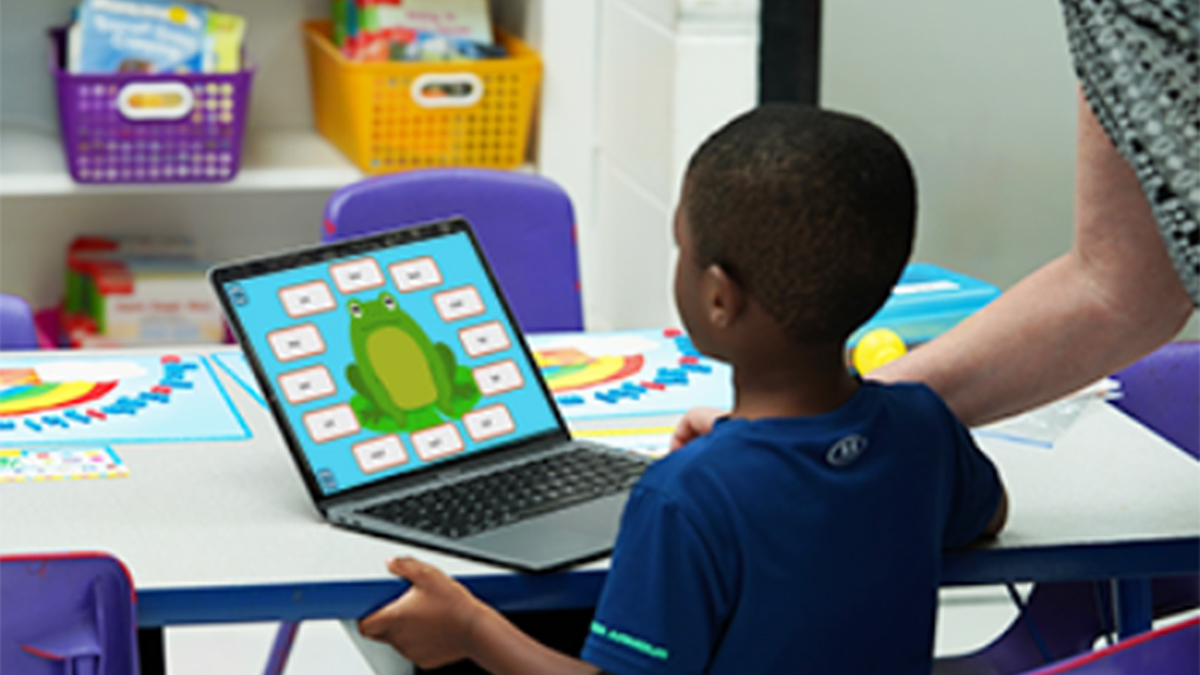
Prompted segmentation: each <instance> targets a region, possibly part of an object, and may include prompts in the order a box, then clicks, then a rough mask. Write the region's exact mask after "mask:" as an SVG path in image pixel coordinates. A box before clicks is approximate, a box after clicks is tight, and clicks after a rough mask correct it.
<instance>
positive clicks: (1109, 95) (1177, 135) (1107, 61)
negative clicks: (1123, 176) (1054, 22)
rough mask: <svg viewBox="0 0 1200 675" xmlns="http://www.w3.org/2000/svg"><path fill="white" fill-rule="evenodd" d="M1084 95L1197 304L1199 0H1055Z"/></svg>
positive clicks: (1199, 298)
mask: <svg viewBox="0 0 1200 675" xmlns="http://www.w3.org/2000/svg"><path fill="white" fill-rule="evenodd" d="M1062 4H1063V10H1064V13H1065V15H1066V24H1067V38H1068V40H1069V41H1070V46H1071V53H1072V55H1073V56H1074V58H1075V71H1076V73H1077V74H1078V76H1079V81H1080V82H1081V83H1082V85H1083V92H1084V95H1085V96H1086V97H1087V100H1088V103H1089V104H1090V105H1091V108H1092V111H1093V112H1095V114H1096V118H1097V119H1098V120H1099V121H1100V124H1101V126H1103V127H1104V130H1105V132H1107V134H1108V137H1109V138H1111V139H1112V141H1113V144H1114V145H1116V147H1117V149H1118V150H1120V152H1121V154H1122V155H1124V156H1125V159H1126V160H1128V161H1129V164H1130V165H1131V166H1132V167H1133V169H1134V171H1135V172H1136V173H1137V177H1138V180H1139V181H1140V182H1141V184H1142V190H1143V192H1145V194H1146V198H1147V200H1149V202H1150V208H1151V210H1152V211H1153V213H1154V218H1155V220H1157V221H1158V228H1159V231H1160V232H1161V233H1162V236H1163V240H1164V241H1165V242H1166V244H1167V250H1168V251H1169V252H1170V254H1171V259H1172V260H1173V261H1174V263H1175V269H1176V271H1178V272H1179V278H1180V279H1182V280H1183V284H1184V286H1185V287H1186V288H1187V291H1188V294H1189V295H1191V297H1192V303H1193V304H1195V305H1197V306H1200V224H1198V223H1197V213H1200V0H1159V1H1157V2H1155V1H1152V0H1063V3H1062Z"/></svg>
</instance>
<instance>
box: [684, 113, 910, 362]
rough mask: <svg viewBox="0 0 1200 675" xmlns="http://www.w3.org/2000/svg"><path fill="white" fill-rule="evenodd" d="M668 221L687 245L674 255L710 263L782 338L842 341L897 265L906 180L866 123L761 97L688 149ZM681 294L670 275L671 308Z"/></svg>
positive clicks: (895, 150) (904, 231) (881, 137)
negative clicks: (683, 233)
mask: <svg viewBox="0 0 1200 675" xmlns="http://www.w3.org/2000/svg"><path fill="white" fill-rule="evenodd" d="M678 217H679V218H680V220H679V226H680V227H684V228H686V229H687V230H688V232H687V234H688V239H689V240H690V246H689V247H688V248H690V249H691V250H690V251H687V252H685V251H682V250H681V254H690V255H691V257H692V258H693V260H691V261H690V262H691V263H694V264H695V265H696V266H697V267H698V269H699V270H703V269H706V268H709V267H710V266H713V265H716V266H718V267H719V268H720V269H721V270H722V271H723V273H724V274H725V275H727V276H728V277H729V278H731V279H732V280H733V281H734V282H735V283H737V284H738V285H739V286H740V287H741V288H742V289H744V290H745V291H746V293H747V294H748V295H749V296H750V297H751V298H753V299H754V301H755V302H757V303H758V304H759V305H760V306H761V307H762V309H763V310H764V311H765V312H766V313H767V314H768V315H770V316H771V317H772V318H773V319H774V320H775V321H776V322H777V323H778V324H779V326H780V327H781V328H782V329H783V331H784V332H785V333H786V335H787V336H788V337H790V338H791V339H792V340H794V341H797V342H802V343H826V342H842V341H844V340H845V339H846V338H847V337H849V335H850V333H851V332H853V331H854V329H855V328H857V327H858V326H859V325H861V324H862V323H863V322H865V321H866V320H867V319H868V318H870V317H871V315H872V314H874V313H875V311H876V310H878V309H879V307H880V306H882V304H883V302H884V301H885V300H886V299H887V297H888V294H889V293H890V291H891V289H892V286H894V285H895V283H896V280H897V279H898V278H899V276H900V273H901V272H902V271H903V269H904V265H905V263H906V262H907V260H908V256H909V253H910V251H911V249H912V240H913V232H914V221H915V217H916V194H915V185H914V181H913V174H912V169H911V167H910V166H909V163H908V160H907V158H906V157H905V155H904V151H903V150H902V149H901V148H900V146H899V145H898V144H897V143H896V141H895V140H893V139H892V138H891V136H889V135H888V134H887V133H886V132H884V131H883V130H881V129H880V128H878V127H876V126H875V125H873V124H871V123H869V122H867V121H864V120H862V119H859V118H856V117H851V116H849V115H844V114H840V113H835V112H830V111H827V110H821V109H819V108H815V107H812V106H804V105H797V104H768V105H764V106H761V107H759V108H757V109H755V110H753V111H751V112H748V113H746V114H744V115H741V116H740V117H738V118H736V119H734V120H733V121H732V122H730V123H729V124H727V125H725V127H723V128H722V129H720V130H718V131H717V132H716V133H714V134H713V135H712V136H710V137H709V138H708V140H706V141H705V142H704V143H703V144H702V145H701V146H700V148H699V149H698V150H697V151H696V154H695V155H693V156H692V159H691V162H690V163H689V165H688V170H687V175H686V178H685V182H684V190H683V197H682V200H681V203H680V206H679V213H678ZM687 262H689V261H681V262H680V264H681V265H683V264H685V263H687ZM679 274H683V272H680V273H679ZM684 292H685V291H681V289H680V288H679V285H678V280H677V288H676V294H677V298H676V300H677V302H679V303H680V305H681V306H680V311H681V313H682V312H684V309H685V308H684V306H683V305H684V303H685V302H686V298H682V297H679V296H680V295H681V293H684Z"/></svg>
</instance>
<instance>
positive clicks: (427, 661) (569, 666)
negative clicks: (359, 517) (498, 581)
mask: <svg viewBox="0 0 1200 675" xmlns="http://www.w3.org/2000/svg"><path fill="white" fill-rule="evenodd" d="M388 569H389V570H390V571H391V572H392V573H393V574H396V575H397V576H400V577H403V578H405V579H407V580H408V581H410V582H411V583H412V587H411V588H409V589H408V591H406V592H405V593H404V595H402V596H400V597H399V598H397V599H396V600H394V601H393V602H391V603H390V604H388V605H387V606H385V607H383V608H382V609H380V610H378V611H377V612H375V613H373V614H371V615H370V616H368V617H366V618H365V619H363V620H362V621H360V622H359V631H360V632H362V634H363V635H365V636H366V637H368V638H371V639H372V640H378V641H380V642H386V643H388V644H390V645H392V647H394V648H395V649H396V650H397V651H398V652H400V653H401V654H403V655H404V656H405V657H406V658H408V659H409V660H411V661H412V662H413V663H416V664H417V665H418V666H420V667H422V668H436V667H438V666H442V665H445V664H448V663H453V662H455V661H459V660H461V659H464V658H469V659H471V660H473V661H475V663H477V664H479V666H480V667H481V668H483V669H485V670H487V671H488V672H491V673H495V675H600V673H601V671H600V669H598V668H596V667H595V666H592V665H590V664H587V663H585V662H583V661H580V660H579V659H576V658H572V657H570V656H567V655H566V654H563V653H561V652H557V651H555V650H553V649H550V648H549V647H546V646H545V645H543V644H541V643H540V642H538V641H537V640H534V639H533V638H531V637H529V636H528V635H526V634H525V633H522V632H521V630H520V629H518V628H517V627H516V626H514V625H513V624H512V623H510V622H509V621H508V620H507V619H505V618H504V617H503V616H502V615H501V614H500V613H499V612H497V611H496V610H495V609H493V608H491V607H489V606H487V605H486V604H484V603H483V602H482V601H480V600H479V599H478V598H476V597H475V596H473V595H471V592H470V591H468V590H467V589H466V587H464V586H463V585H462V584H460V583H458V582H457V581H455V580H454V579H451V578H450V577H449V576H447V575H446V574H445V573H444V572H442V571H441V570H439V569H437V568H436V567H433V566H432V565H428V564H425V563H422V562H420V561H418V560H414V559H413V558H395V559H393V560H390V561H388Z"/></svg>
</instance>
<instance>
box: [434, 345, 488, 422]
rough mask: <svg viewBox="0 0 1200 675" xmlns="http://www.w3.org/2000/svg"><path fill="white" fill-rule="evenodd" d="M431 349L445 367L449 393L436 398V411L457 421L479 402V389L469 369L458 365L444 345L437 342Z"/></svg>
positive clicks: (452, 354)
mask: <svg viewBox="0 0 1200 675" xmlns="http://www.w3.org/2000/svg"><path fill="white" fill-rule="evenodd" d="M433 348H434V350H435V351H436V352H437V354H438V360H439V361H441V362H442V363H443V364H444V365H445V368H446V369H445V374H446V381H447V382H449V383H450V391H448V392H445V394H444V395H442V396H439V397H438V402H437V406H438V409H439V410H441V411H442V412H443V413H444V414H446V415H447V416H449V417H453V418H455V419H458V418H459V417H462V415H463V413H465V412H467V411H469V410H471V409H472V408H474V407H475V404H476V403H478V402H479V398H480V393H479V387H478V386H477V385H476V384H475V378H474V376H472V374H471V369H470V368H468V367H466V366H460V365H458V359H457V358H455V357H454V352H453V351H451V349H450V347H448V346H447V345H446V343H444V342H439V343H437V344H435V345H434V346H433Z"/></svg>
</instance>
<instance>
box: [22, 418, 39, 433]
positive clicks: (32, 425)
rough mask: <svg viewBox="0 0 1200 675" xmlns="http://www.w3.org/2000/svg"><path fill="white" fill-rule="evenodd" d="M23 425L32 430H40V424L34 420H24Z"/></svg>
mask: <svg viewBox="0 0 1200 675" xmlns="http://www.w3.org/2000/svg"><path fill="white" fill-rule="evenodd" d="M25 426H27V427H29V428H30V429H33V430H34V431H41V430H42V425H40V424H38V423H37V422H34V421H33V420H30V419H27V420H25Z"/></svg>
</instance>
